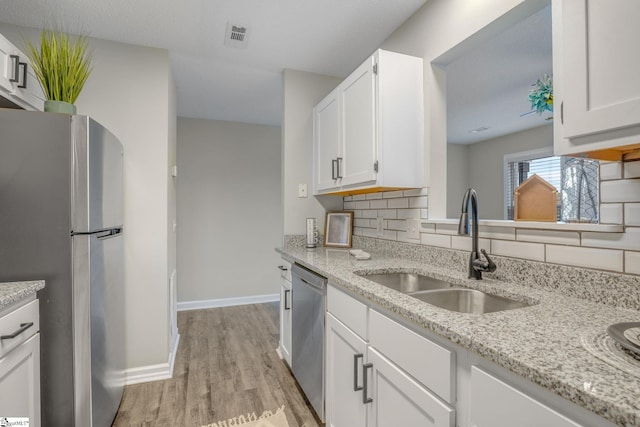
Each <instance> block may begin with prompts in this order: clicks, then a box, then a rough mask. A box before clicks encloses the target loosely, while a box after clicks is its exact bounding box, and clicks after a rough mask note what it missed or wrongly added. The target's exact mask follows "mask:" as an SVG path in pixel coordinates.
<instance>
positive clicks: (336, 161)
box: [331, 159, 338, 179]
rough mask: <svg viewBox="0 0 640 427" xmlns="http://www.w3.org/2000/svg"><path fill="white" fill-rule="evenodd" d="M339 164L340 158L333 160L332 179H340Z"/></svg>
mask: <svg viewBox="0 0 640 427" xmlns="http://www.w3.org/2000/svg"><path fill="white" fill-rule="evenodd" d="M337 166H338V160H337V159H333V160H331V179H338V172H337V171H336V169H337Z"/></svg>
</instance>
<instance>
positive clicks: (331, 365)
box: [326, 284, 614, 427]
mask: <svg viewBox="0 0 640 427" xmlns="http://www.w3.org/2000/svg"><path fill="white" fill-rule="evenodd" d="M326 319H327V323H326V325H327V328H326V331H327V335H326V340H327V347H326V351H327V352H326V357H327V359H326V364H327V365H326V366H327V370H326V375H327V377H326V409H327V410H326V421H327V426H329V427H396V426H402V427H413V426H416V427H417V426H437V427H454V426H455V427H540V426H544V427H614V424H613V423H611V422H609V421H607V420H605V419H603V418H602V417H600V416H598V415H596V414H594V413H593V412H590V411H588V410H586V409H584V408H582V407H580V406H578V405H576V404H574V403H572V402H569V401H568V400H566V399H562V398H560V397H558V396H557V395H555V394H554V393H552V392H550V391H549V390H547V389H544V388H542V387H540V386H538V385H536V384H534V383H532V382H530V381H528V380H526V379H524V378H522V377H520V376H518V375H516V374H514V373H512V372H510V371H507V370H506V369H504V368H502V367H500V366H498V365H496V364H495V363H492V362H490V361H488V360H486V359H484V358H482V357H480V356H478V355H476V354H473V353H471V352H469V351H467V350H466V349H464V348H462V347H460V346H457V345H455V344H452V343H450V342H448V341H446V340H444V339H441V338H439V337H436V336H435V335H432V334H430V333H429V332H427V331H424V330H419V329H417V328H409V327H407V326H405V325H404V324H401V323H400V322H401V320H400V319H394V318H393V315H387V314H383V313H382V312H380V311H378V309H374V308H373V307H371V306H369V305H367V304H366V303H365V302H362V301H359V300H358V299H356V298H354V297H352V296H351V295H349V294H347V293H345V292H342V291H341V290H339V289H338V288H336V287H335V286H332V285H331V284H330V285H329V287H328V291H327V318H326Z"/></svg>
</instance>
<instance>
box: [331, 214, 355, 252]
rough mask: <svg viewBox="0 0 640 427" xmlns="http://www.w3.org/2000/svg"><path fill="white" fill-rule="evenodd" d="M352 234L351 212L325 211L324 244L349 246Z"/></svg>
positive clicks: (341, 246) (340, 246)
mask: <svg viewBox="0 0 640 427" xmlns="http://www.w3.org/2000/svg"><path fill="white" fill-rule="evenodd" d="M352 236H353V212H327V216H326V218H325V221H324V246H328V247H337V248H350V247H351V237H352Z"/></svg>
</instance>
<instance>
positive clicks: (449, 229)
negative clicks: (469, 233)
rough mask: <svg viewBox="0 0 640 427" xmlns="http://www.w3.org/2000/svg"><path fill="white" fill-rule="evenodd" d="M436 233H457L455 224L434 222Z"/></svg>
mask: <svg viewBox="0 0 640 427" xmlns="http://www.w3.org/2000/svg"><path fill="white" fill-rule="evenodd" d="M436 233H438V234H455V235H457V234H458V225H457V224H436Z"/></svg>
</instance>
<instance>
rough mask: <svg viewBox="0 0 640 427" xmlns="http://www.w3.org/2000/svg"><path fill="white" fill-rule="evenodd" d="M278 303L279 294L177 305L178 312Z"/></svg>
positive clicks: (189, 302)
mask: <svg viewBox="0 0 640 427" xmlns="http://www.w3.org/2000/svg"><path fill="white" fill-rule="evenodd" d="M273 301H280V294H270V295H255V296H251V297H237V298H220V299H208V300H201V301H183V302H179V303H178V311H187V310H201V309H204V308H216V307H231V306H233V305H247V304H261V303H264V302H273Z"/></svg>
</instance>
